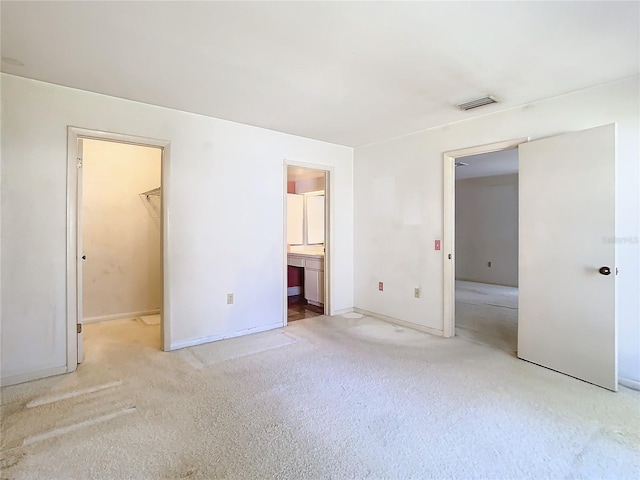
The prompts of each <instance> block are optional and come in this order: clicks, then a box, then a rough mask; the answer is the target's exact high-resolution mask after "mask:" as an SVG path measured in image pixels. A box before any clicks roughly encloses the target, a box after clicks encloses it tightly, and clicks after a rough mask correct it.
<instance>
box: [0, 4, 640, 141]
mask: <svg viewBox="0 0 640 480" xmlns="http://www.w3.org/2000/svg"><path fill="white" fill-rule="evenodd" d="M1 8H2V56H5V57H10V58H14V59H17V60H19V61H21V62H22V63H24V66H16V65H12V64H10V63H8V62H2V71H4V72H7V73H11V74H15V75H20V76H24V77H29V78H34V79H38V80H44V81H47V82H51V83H56V84H60V85H66V86H70V87H75V88H80V89H84V90H89V91H93V92H99V93H104V94H107V95H113V96H116V97H122V98H128V99H132V100H137V101H141V102H146V103H151V104H156V105H161V106H165V107H170V108H176V109H180V110H185V111H189V112H195V113H200V114H204V115H210V116H214V117H218V118H223V119H228V120H233V121H237V122H242V123H247V124H251V125H258V126H261V127H266V128H270V129H273V130H278V131H282V132H287V133H292V134H296V135H301V136H304V137H310V138H315V139H319V140H325V141H328V142H334V143H338V144H343V145H351V146H358V145H363V144H366V143H370V142H374V141H379V140H382V139H386V138H390V137H394V136H398V135H403V134H406V133H410V132H415V131H418V130H421V129H425V128H429V127H433V126H437V125H442V124H445V123H449V122H454V121H458V120H463V119H467V118H471V117H474V116H477V115H483V114H486V113H488V112H492V111H496V110H499V109H504V108H508V107H513V106H517V105H522V104H526V103H529V102H532V101H535V100H539V99H543V98H548V97H551V96H554V95H559V94H563V93H566V92H570V91H575V90H578V89H582V88H586V87H590V86H594V85H597V84H601V83H605V82H609V81H613V80H617V79H621V78H625V77H629V76H632V75H636V74H638V72H639V64H640V54H639V43H640V42H639V34H638V30H639V22H640V10H639V8H640V7H639V3H638V2H625V3H622V2H621V3H618V2H153V1H152V2H83V1H81V2H42V3H41V2H7V1H3V2H2V6H1ZM487 94H493V95H495V96H496V97H497V98H498V99H499V100H500V101H501V103H499V104H498V105H493V106H489V107H483V108H480V109H477V110H473V111H470V112H461V111H458V110H457V109H456V108H455V107H454V106H453V105H455V104H457V103H461V102H463V101H467V100H471V99H474V98H476V97H479V96H484V95H487Z"/></svg>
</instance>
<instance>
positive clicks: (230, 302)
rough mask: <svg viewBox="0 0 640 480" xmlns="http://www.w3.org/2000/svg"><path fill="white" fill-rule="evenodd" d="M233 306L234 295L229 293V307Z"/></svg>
mask: <svg viewBox="0 0 640 480" xmlns="http://www.w3.org/2000/svg"><path fill="white" fill-rule="evenodd" d="M232 304H233V293H227V305H232Z"/></svg>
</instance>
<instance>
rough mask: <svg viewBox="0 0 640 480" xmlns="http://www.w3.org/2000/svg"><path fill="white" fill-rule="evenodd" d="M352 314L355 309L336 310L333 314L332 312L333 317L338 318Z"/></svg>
mask: <svg viewBox="0 0 640 480" xmlns="http://www.w3.org/2000/svg"><path fill="white" fill-rule="evenodd" d="M351 312H353V307H349V308H343V309H340V310H334V311H333V312H331V316H332V317H337V316H338V315H344V314H345V313H351Z"/></svg>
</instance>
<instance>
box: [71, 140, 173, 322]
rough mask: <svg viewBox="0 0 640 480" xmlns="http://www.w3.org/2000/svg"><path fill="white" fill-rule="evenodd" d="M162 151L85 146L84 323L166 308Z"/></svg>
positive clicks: (110, 145) (95, 143)
mask: <svg viewBox="0 0 640 480" xmlns="http://www.w3.org/2000/svg"><path fill="white" fill-rule="evenodd" d="M161 160H162V150H160V149H159V148H150V147H141V146H137V145H128V144H124V143H116V142H102V141H98V140H84V141H83V166H82V184H83V189H82V222H83V229H82V233H83V235H82V237H83V240H82V252H83V253H84V254H85V255H86V256H87V259H86V260H84V261H83V262H82V283H83V305H82V306H83V312H84V315H83V317H84V321H85V322H87V321H92V320H100V319H104V318H105V317H110V318H114V317H116V316H117V317H120V318H125V317H131V316H137V315H138V314H141V313H143V312H149V311H152V310H158V309H160V307H161V302H162V269H161V242H160V239H161V232H160V197H157V196H150V197H149V198H148V199H147V198H146V197H144V196H140V193H142V192H146V191H148V190H151V189H154V188H157V187H159V186H160V183H161V176H160V174H161Z"/></svg>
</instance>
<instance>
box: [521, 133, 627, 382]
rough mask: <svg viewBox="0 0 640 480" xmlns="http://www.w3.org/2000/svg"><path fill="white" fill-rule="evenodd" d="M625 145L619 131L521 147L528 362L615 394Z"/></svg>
mask: <svg viewBox="0 0 640 480" xmlns="http://www.w3.org/2000/svg"><path fill="white" fill-rule="evenodd" d="M615 145H616V126H615V125H613V124H612V125H606V126H602V127H597V128H592V129H589V130H583V131H580V132H575V133H569V134H564V135H559V136H556V137H550V138H544V139H541V140H536V141H533V142H529V143H525V144H522V145H520V147H519V149H520V151H519V210H520V212H519V216H520V222H519V225H520V227H519V229H520V232H519V236H520V241H519V280H518V283H519V289H520V291H519V306H518V309H519V311H518V357H519V358H522V359H524V360H527V361H530V362H533V363H536V364H538V365H542V366H544V367H548V368H550V369H553V370H556V371H558V372H561V373H565V374H567V375H571V376H573V377H576V378H579V379H582V380H585V381H587V382H590V383H593V384H595V385H599V386H602V387H604V388H607V389H610V390H614V391H615V390H617V384H618V379H617V335H616V334H617V332H616V312H615V288H616V266H615V241H613V239H614V238H615V158H616V153H615ZM602 267H604V268H606V269H609V271H610V274H608V275H605V274H603V273H607V272H606V270H603V273H601V272H600V271H599V269H601V268H602Z"/></svg>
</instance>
